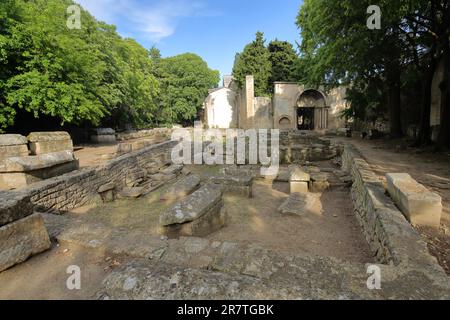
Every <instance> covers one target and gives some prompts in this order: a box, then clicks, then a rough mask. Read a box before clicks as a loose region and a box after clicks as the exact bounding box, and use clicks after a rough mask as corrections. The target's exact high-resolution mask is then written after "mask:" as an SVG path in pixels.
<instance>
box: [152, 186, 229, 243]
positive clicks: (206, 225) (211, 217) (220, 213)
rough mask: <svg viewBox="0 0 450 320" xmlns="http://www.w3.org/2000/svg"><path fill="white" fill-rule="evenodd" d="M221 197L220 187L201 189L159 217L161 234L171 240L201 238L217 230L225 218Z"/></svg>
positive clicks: (221, 189)
mask: <svg viewBox="0 0 450 320" xmlns="http://www.w3.org/2000/svg"><path fill="white" fill-rule="evenodd" d="M222 196H223V188H222V186H219V185H214V184H208V185H205V186H203V187H201V188H200V189H198V190H197V191H195V192H194V193H192V194H191V195H190V196H188V197H187V198H185V199H184V200H182V201H181V202H179V203H177V204H175V205H174V206H172V207H171V208H170V209H169V210H167V211H165V212H164V213H162V214H161V215H160V217H159V223H160V226H161V233H163V234H165V235H167V236H169V237H171V238H178V237H183V236H195V237H203V236H207V235H208V234H211V233H213V232H215V231H217V230H219V229H220V228H222V227H223V226H224V225H225V218H226V217H225V215H226V214H225V211H224V210H223V208H222V206H223V200H222Z"/></svg>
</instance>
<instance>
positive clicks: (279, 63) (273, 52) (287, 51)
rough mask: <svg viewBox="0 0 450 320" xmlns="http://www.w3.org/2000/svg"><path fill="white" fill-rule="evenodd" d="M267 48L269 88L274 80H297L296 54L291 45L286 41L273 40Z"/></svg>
mask: <svg viewBox="0 0 450 320" xmlns="http://www.w3.org/2000/svg"><path fill="white" fill-rule="evenodd" d="M268 50H269V53H270V55H269V60H270V63H271V65H272V68H271V70H272V72H271V76H270V79H269V84H268V85H269V88H270V87H271V86H272V85H273V83H274V82H275V81H288V82H290V81H292V82H293V81H297V75H296V67H297V63H298V55H297V53H296V52H295V50H294V47H293V45H292V44H291V43H289V42H287V41H279V40H274V41H271V42H270V43H269V46H268Z"/></svg>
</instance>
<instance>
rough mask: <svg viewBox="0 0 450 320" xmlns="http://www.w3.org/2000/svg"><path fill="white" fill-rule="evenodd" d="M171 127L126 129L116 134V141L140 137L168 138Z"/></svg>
mask: <svg viewBox="0 0 450 320" xmlns="http://www.w3.org/2000/svg"><path fill="white" fill-rule="evenodd" d="M171 134H172V129H169V128H156V129H148V130H139V131H128V132H121V133H118V134H117V140H118V141H127V140H134V139H142V138H155V139H156V138H158V137H159V138H163V139H164V140H167V139H170V136H171Z"/></svg>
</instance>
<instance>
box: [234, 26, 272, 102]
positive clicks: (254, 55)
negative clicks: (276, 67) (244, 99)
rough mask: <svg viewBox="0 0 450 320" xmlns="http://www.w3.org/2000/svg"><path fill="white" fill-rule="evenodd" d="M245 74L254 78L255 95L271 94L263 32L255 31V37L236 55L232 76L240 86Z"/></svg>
mask: <svg viewBox="0 0 450 320" xmlns="http://www.w3.org/2000/svg"><path fill="white" fill-rule="evenodd" d="M247 75H253V76H254V79H255V95H257V96H266V95H270V94H271V90H270V87H269V79H270V77H271V62H270V53H269V50H268V49H267V48H266V46H265V40H264V34H263V33H262V32H257V33H256V39H255V40H254V41H253V42H252V43H250V44H248V45H246V46H245V48H244V51H243V52H242V53H240V54H238V55H237V56H236V59H235V64H234V68H233V77H234V79H235V81H236V82H237V84H238V85H239V86H240V87H242V86H243V84H244V82H245V77H246V76H247Z"/></svg>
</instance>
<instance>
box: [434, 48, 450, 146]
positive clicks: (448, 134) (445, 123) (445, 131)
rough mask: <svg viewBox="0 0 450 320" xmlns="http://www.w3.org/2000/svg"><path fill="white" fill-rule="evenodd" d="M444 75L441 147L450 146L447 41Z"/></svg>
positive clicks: (439, 142) (439, 141) (449, 86)
mask: <svg viewBox="0 0 450 320" xmlns="http://www.w3.org/2000/svg"><path fill="white" fill-rule="evenodd" d="M443 60H444V77H443V80H442V82H441V84H440V86H439V88H440V89H441V119H440V127H439V136H438V140H437V145H438V148H439V149H446V148H449V147H450V127H449V121H450V71H449V68H450V47H449V43H448V41H447V43H446V45H445V49H444V52H443Z"/></svg>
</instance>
